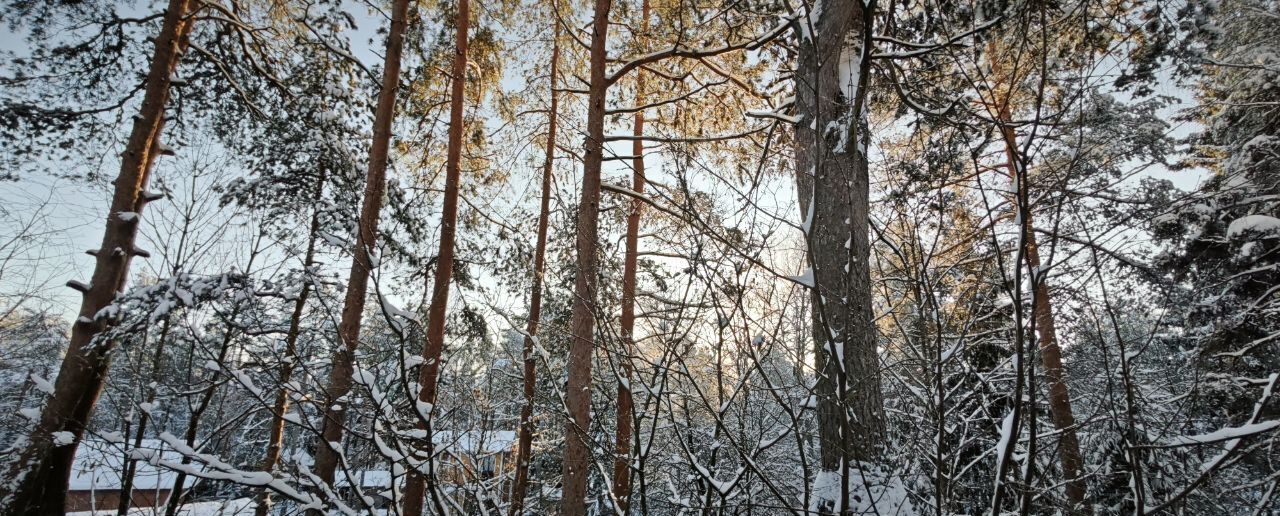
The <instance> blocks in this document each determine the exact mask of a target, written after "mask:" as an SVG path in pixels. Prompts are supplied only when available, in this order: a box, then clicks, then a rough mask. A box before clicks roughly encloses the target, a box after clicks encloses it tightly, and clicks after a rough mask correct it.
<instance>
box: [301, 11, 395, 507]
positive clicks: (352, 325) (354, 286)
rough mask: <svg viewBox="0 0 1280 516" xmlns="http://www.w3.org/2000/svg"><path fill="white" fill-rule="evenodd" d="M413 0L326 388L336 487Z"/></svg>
mask: <svg viewBox="0 0 1280 516" xmlns="http://www.w3.org/2000/svg"><path fill="white" fill-rule="evenodd" d="M408 11H409V0H396V1H395V3H394V5H393V6H392V8H391V31H390V32H389V33H388V34H387V54H386V57H385V58H384V59H383V65H382V66H383V69H382V91H380V92H379V93H378V108H377V110H376V111H375V113H374V120H373V145H372V146H371V147H370V148H369V171H368V177H367V178H366V180H365V181H366V183H365V185H364V206H363V207H362V208H361V210H360V222H359V224H360V227H359V229H358V231H357V233H358V235H357V237H356V245H355V247H354V248H353V249H352V253H351V254H352V257H351V273H350V275H349V276H348V277H347V293H346V299H345V300H344V301H343V306H342V320H341V322H340V323H339V325H338V333H339V336H340V337H341V339H342V346H341V347H340V348H339V349H338V350H337V351H336V352H335V353H334V356H333V361H332V363H333V369H332V370H331V371H330V373H329V385H328V387H327V388H326V389H325V398H326V399H325V402H324V426H323V429H322V430H321V434H320V435H321V438H320V441H319V442H317V443H316V452H315V458H316V459H315V467H314V471H315V474H316V476H318V477H319V478H320V480H321V481H323V482H324V483H325V484H327V485H328V486H330V487H332V486H333V479H334V472H335V471H336V470H337V468H338V459H339V450H337V449H335V447H336V446H340V445H341V443H342V431H343V426H344V425H345V424H346V421H347V406H346V404H345V403H341V402H338V400H341V399H343V397H344V396H346V395H347V393H348V392H350V391H351V375H352V372H353V368H354V367H355V353H356V347H357V346H358V345H359V341H360V320H361V317H362V316H363V315H364V303H365V294H366V293H367V291H368V288H369V272H370V270H371V269H372V261H371V259H370V258H371V256H372V255H373V253H374V252H375V251H376V247H377V238H378V214H379V213H380V212H381V211H382V195H383V192H384V191H385V190H386V173H387V151H388V149H389V148H390V146H391V122H392V120H393V119H394V118H395V110H396V92H397V91H399V89H400V55H401V52H402V49H403V46H404V30H405V25H407V23H408V21H407V20H406V18H407V16H408Z"/></svg>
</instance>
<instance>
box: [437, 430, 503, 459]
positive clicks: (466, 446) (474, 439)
mask: <svg viewBox="0 0 1280 516" xmlns="http://www.w3.org/2000/svg"><path fill="white" fill-rule="evenodd" d="M431 440H432V441H433V442H435V444H436V445H437V446H441V447H443V448H444V449H445V450H448V451H450V452H453V453H466V454H489V453H499V452H506V451H511V448H512V447H514V446H515V445H516V433H515V432H513V431H510V430H493V431H482V430H466V431H459V432H455V431H452V430H437V431H435V432H432V435H431Z"/></svg>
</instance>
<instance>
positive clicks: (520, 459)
mask: <svg viewBox="0 0 1280 516" xmlns="http://www.w3.org/2000/svg"><path fill="white" fill-rule="evenodd" d="M552 37H553V38H554V39H553V40H552V42H551V72H550V75H549V80H548V82H550V83H551V87H550V94H551V106H550V107H548V111H547V148H546V161H544V162H543V164H542V204H541V206H540V208H539V210H538V244H537V247H536V248H535V250H534V256H533V287H532V293H531V294H530V295H529V322H528V325H527V326H526V327H525V337H524V406H523V407H522V408H521V409H520V429H519V430H520V436H519V441H518V444H517V448H516V473H515V474H516V478H515V481H514V482H513V483H512V484H511V516H518V515H520V514H522V513H523V511H524V499H525V496H527V495H528V492H529V459H530V453H532V451H533V397H534V390H535V388H536V387H537V384H538V378H537V375H538V368H537V362H536V360H535V359H534V342H533V340H534V339H536V338H538V323H539V319H541V317H542V281H543V273H544V271H545V270H546V267H547V223H548V221H549V219H550V216H551V174H552V171H553V170H554V168H555V156H556V121H557V120H556V118H557V117H556V114H557V113H558V110H559V108H560V104H559V103H560V97H559V95H558V94H557V93H556V73H557V72H558V71H559V66H560V25H559V24H556V28H555V31H554V32H553V36H552Z"/></svg>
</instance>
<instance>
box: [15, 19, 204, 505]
mask: <svg viewBox="0 0 1280 516" xmlns="http://www.w3.org/2000/svg"><path fill="white" fill-rule="evenodd" d="M192 7H193V2H191V1H190V0H170V1H169V4H168V7H167V8H166V11H165V15H164V22H163V25H162V26H161V29H160V33H159V34H158V35H157V36H156V38H155V50H154V52H153V53H152V56H151V65H150V70H148V72H147V82H146V88H145V93H144V94H143V98H142V106H141V108H140V109H139V113H138V115H137V116H136V117H135V118H134V120H133V129H132V131H131V132H130V133H129V140H128V142H127V143H126V145H125V151H124V154H122V155H121V160H120V174H119V175H118V176H116V180H115V182H114V186H115V189H114V192H113V193H112V197H111V211H110V212H109V213H108V214H107V224H106V230H105V232H104V234H103V237H102V245H101V246H100V247H99V248H98V250H97V252H95V253H94V255H95V256H96V258H97V263H96V265H95V266H94V270H93V278H92V280H91V282H90V283H89V284H88V285H83V284H80V283H72V284H70V285H72V286H75V287H76V288H77V289H78V290H80V291H81V292H82V294H83V297H82V300H81V304H80V315H79V317H78V318H77V319H76V322H75V324H74V325H73V326H72V329H71V343H70V346H69V347H68V348H67V354H66V356H65V357H64V358H63V360H62V366H61V368H60V369H59V372H58V379H57V381H56V383H55V385H54V392H53V397H52V398H51V399H50V400H49V402H48V404H47V405H45V408H44V411H43V412H42V413H41V415H40V422H39V423H38V424H37V426H36V428H35V429H34V430H33V431H32V432H31V435H30V438H29V440H28V442H27V444H26V447H25V448H24V449H23V450H22V452H21V453H19V454H18V455H17V457H15V458H14V459H12V460H11V462H10V463H9V465H8V466H7V467H6V468H5V477H4V478H5V481H4V482H2V483H0V513H4V514H62V512H63V510H62V509H63V505H64V503H65V501H66V494H67V482H68V480H69V479H70V476H71V464H72V461H73V460H74V458H75V454H76V447H77V446H78V445H79V443H80V439H81V438H82V437H83V436H84V432H85V427H86V425H87V424H88V422H89V417H90V416H91V415H92V413H93V408H94V405H96V404H97V401H98V397H99V396H100V395H101V394H102V388H103V386H104V385H105V382H106V375H107V370H108V369H109V368H110V365H111V351H112V348H114V347H115V343H114V342H111V341H99V340H98V339H95V337H97V336H98V335H99V334H100V333H101V332H102V331H103V330H104V329H105V328H106V327H107V325H108V324H110V321H107V320H103V319H100V318H99V317H98V314H99V313H100V312H101V310H102V309H103V308H105V307H107V306H108V305H110V304H111V303H112V301H114V300H115V296H116V293H118V292H120V291H121V290H122V289H123V288H124V286H125V283H126V281H127V279H128V275H129V262H130V260H131V259H132V258H133V256H134V255H135V254H137V251H136V248H135V246H134V240H135V239H136V237H137V234H138V225H139V224H141V222H142V221H141V214H142V209H143V206H144V205H146V203H147V202H148V201H149V200H150V198H149V197H148V196H147V195H146V193H145V189H146V185H147V182H148V178H149V176H150V175H151V169H152V165H154V163H155V160H156V156H157V155H158V154H160V153H162V152H164V149H165V148H164V147H163V146H162V145H161V143H160V136H161V132H162V130H163V128H164V110H165V104H167V103H168V100H169V93H170V85H171V81H172V76H173V72H174V71H175V70H176V69H177V66H178V62H179V61H180V60H181V58H182V53H183V51H184V50H185V49H186V44H187V36H188V35H189V34H190V32H191V27H192V25H193V24H194V19H193V18H192V17H191V16H190V15H191V11H192ZM67 437H71V439H67ZM68 440H69V441H70V442H67V441H68Z"/></svg>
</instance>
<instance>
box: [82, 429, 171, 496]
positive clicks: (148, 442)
mask: <svg viewBox="0 0 1280 516" xmlns="http://www.w3.org/2000/svg"><path fill="white" fill-rule="evenodd" d="M129 450H130V451H129V453H130V455H131V456H132V457H137V458H141V459H142V460H137V461H136V462H135V463H136V464H137V466H136V470H135V473H134V475H133V488H134V489H138V490H155V489H170V488H172V487H173V483H174V481H176V480H177V478H178V473H177V472H176V471H173V470H171V469H169V468H166V467H163V466H160V465H159V464H160V461H164V462H170V463H177V462H181V461H182V454H180V453H178V452H177V451H174V450H173V449H172V448H169V447H168V446H167V445H165V444H164V442H163V441H160V440H159V439H143V440H142V444H141V446H139V447H137V448H136V449H135V448H134V447H133V446H132V445H130V446H129ZM124 463H125V443H111V442H107V441H104V440H102V439H93V438H86V439H84V440H83V441H81V442H80V446H79V447H77V448H76V458H75V462H74V463H73V464H72V466H71V482H70V485H69V486H68V488H67V489H68V490H71V491H111V490H118V489H120V484H121V476H122V475H123V473H124ZM195 481H196V479H195V478H194V477H192V476H190V475H188V476H187V478H186V480H185V481H184V482H183V486H184V487H190V486H191V485H192V484H194V483H195Z"/></svg>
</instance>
